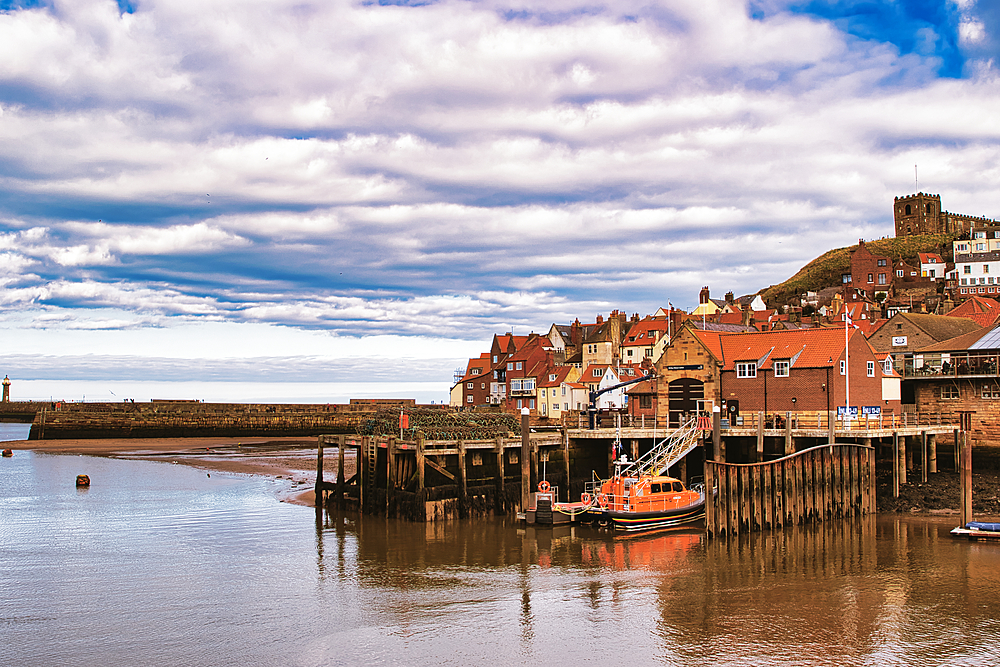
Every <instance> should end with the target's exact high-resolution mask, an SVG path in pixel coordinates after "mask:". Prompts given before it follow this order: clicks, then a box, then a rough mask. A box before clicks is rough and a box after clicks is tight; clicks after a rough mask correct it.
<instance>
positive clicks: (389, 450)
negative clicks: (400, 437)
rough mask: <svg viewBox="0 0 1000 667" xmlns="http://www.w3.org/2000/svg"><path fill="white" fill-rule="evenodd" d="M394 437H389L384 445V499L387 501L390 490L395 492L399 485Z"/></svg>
mask: <svg viewBox="0 0 1000 667" xmlns="http://www.w3.org/2000/svg"><path fill="white" fill-rule="evenodd" d="M396 473H397V470H396V436H394V435H390V436H389V440H388V442H387V444H386V471H385V490H386V499H388V497H389V494H388V492H389V491H390V490H395V489H396V488H397V487H398V486H399V484H398V480H397V479H396V477H397V475H396Z"/></svg>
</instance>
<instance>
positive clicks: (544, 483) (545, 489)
mask: <svg viewBox="0 0 1000 667" xmlns="http://www.w3.org/2000/svg"><path fill="white" fill-rule="evenodd" d="M551 488H552V485H551V484H549V483H548V482H547V481H545V480H544V479H543V480H542V481H540V482H539V483H538V490H539V491H541V492H542V493H548V492H549V489H551Z"/></svg>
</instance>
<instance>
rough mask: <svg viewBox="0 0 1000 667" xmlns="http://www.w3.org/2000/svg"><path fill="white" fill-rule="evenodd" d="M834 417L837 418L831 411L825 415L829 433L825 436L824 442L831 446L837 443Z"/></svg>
mask: <svg viewBox="0 0 1000 667" xmlns="http://www.w3.org/2000/svg"><path fill="white" fill-rule="evenodd" d="M836 417H837V415H836V414H835V413H834V411H833V410H829V411H827V413H826V419H827V421H828V422H829V426H830V428H829V431H828V432H827V435H826V441H827V442H828V443H830V444H831V445H832V444H833V443H835V442H837V421H836Z"/></svg>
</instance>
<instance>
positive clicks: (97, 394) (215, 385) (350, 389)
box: [11, 377, 451, 403]
mask: <svg viewBox="0 0 1000 667" xmlns="http://www.w3.org/2000/svg"><path fill="white" fill-rule="evenodd" d="M11 380H12V381H13V382H12V384H11V400H14V401H49V400H52V401H69V402H74V401H86V402H118V401H123V400H126V399H132V400H135V401H149V400H150V399H183V400H201V401H205V402H206V403H347V402H349V401H350V399H352V398H412V399H415V400H416V401H417V403H432V402H433V403H447V402H448V394H449V391H450V390H451V386H450V385H448V383H446V382H385V381H379V382H171V381H141V380H121V381H115V380H18V379H16V378H13V377H12V378H11Z"/></svg>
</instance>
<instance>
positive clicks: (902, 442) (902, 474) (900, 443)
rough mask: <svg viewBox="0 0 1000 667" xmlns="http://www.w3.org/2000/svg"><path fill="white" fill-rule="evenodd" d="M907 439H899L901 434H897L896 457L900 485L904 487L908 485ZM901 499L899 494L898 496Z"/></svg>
mask: <svg viewBox="0 0 1000 667" xmlns="http://www.w3.org/2000/svg"><path fill="white" fill-rule="evenodd" d="M906 437H907V436H905V435H904V436H903V437H899V433H898V432H897V433H896V449H897V453H896V456H897V457H898V458H897V462H898V463H899V485H900V486H902V485H903V484H906V468H907V466H906ZM896 496H897V497H899V494H898V493H897V494H896Z"/></svg>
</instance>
